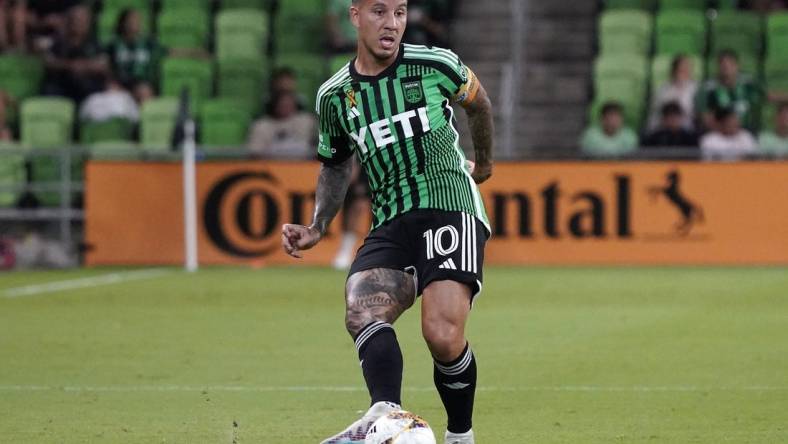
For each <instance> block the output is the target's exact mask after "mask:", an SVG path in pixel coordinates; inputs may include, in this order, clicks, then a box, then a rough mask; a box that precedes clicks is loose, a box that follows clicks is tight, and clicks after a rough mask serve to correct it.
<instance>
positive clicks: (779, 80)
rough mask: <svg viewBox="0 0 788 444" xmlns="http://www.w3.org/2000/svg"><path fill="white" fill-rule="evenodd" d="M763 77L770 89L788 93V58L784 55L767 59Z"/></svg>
mask: <svg viewBox="0 0 788 444" xmlns="http://www.w3.org/2000/svg"><path fill="white" fill-rule="evenodd" d="M763 77H764V80H765V81H766V87H767V88H768V89H769V90H775V91H782V92H786V93H788V58H786V57H785V56H784V55H783V56H782V57H769V58H768V59H766V63H765V64H764V72H763Z"/></svg>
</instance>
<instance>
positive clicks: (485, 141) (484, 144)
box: [454, 67, 495, 184]
mask: <svg viewBox="0 0 788 444" xmlns="http://www.w3.org/2000/svg"><path fill="white" fill-rule="evenodd" d="M464 69H465V70H466V73H467V81H466V82H465V84H464V85H462V87H461V88H460V90H459V92H458V93H457V95H456V96H455V98H454V101H455V103H458V104H459V105H460V106H462V107H463V109H465V113H466V114H468V123H469V126H470V129H471V138H472V139H473V150H474V153H475V155H476V159H475V164H474V165H473V168H472V173H471V174H472V176H473V180H474V181H475V182H476V183H477V184H480V183H482V182H484V181H486V180H487V179H489V178H490V176H492V170H493V134H494V131H495V125H494V123H493V110H492V102H490V97H489V96H488V95H487V91H486V90H485V89H484V86H483V85H482V83H481V82H480V81H479V79H478V77H476V74H474V73H473V71H471V69H470V68H468V67H464Z"/></svg>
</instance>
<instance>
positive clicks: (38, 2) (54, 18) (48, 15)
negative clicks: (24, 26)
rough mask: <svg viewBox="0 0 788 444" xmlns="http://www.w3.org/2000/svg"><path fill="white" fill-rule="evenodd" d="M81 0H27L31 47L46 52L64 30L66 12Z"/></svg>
mask: <svg viewBox="0 0 788 444" xmlns="http://www.w3.org/2000/svg"><path fill="white" fill-rule="evenodd" d="M81 3H82V0H27V7H28V10H29V14H28V24H29V26H30V33H31V34H32V36H31V37H32V40H33V48H34V49H35V50H36V51H38V52H47V51H49V50H50V49H51V48H52V45H53V44H54V43H55V41H56V40H57V39H58V38H59V36H62V35H63V34H64V33H65V31H66V22H67V12H68V11H69V10H71V9H72V8H74V7H75V6H78V5H80V4H81Z"/></svg>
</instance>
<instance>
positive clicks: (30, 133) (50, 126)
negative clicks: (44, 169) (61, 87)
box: [21, 97, 74, 148]
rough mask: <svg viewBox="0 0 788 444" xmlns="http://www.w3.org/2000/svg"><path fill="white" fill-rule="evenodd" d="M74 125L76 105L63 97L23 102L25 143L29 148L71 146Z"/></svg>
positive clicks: (40, 98)
mask: <svg viewBox="0 0 788 444" xmlns="http://www.w3.org/2000/svg"><path fill="white" fill-rule="evenodd" d="M73 125H74V102H72V101H71V100H70V99H66V98H63V97H32V98H29V99H27V100H25V101H24V102H22V109H21V133H22V137H21V139H22V144H23V145H25V146H26V147H28V148H54V147H62V146H65V145H69V144H70V143H71V134H72V129H73Z"/></svg>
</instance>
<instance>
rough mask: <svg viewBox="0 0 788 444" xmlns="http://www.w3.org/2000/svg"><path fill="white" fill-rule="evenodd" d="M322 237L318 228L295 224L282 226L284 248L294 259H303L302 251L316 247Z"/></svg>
mask: <svg viewBox="0 0 788 444" xmlns="http://www.w3.org/2000/svg"><path fill="white" fill-rule="evenodd" d="M322 237H323V235H322V234H320V231H318V230H317V228H313V227H305V226H303V225H294V224H285V225H283V226H282V248H284V250H285V253H287V254H289V255H290V256H293V257H294V258H298V259H301V258H302V257H303V256H302V255H301V251H304V250H308V249H310V248H312V247H314V246H315V245H316V244H317V243H318V242H320V239H322Z"/></svg>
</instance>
